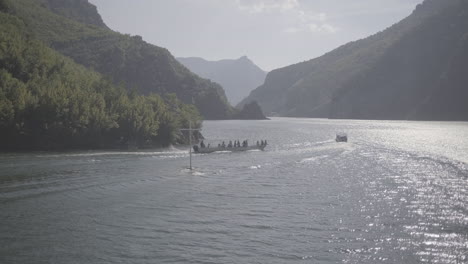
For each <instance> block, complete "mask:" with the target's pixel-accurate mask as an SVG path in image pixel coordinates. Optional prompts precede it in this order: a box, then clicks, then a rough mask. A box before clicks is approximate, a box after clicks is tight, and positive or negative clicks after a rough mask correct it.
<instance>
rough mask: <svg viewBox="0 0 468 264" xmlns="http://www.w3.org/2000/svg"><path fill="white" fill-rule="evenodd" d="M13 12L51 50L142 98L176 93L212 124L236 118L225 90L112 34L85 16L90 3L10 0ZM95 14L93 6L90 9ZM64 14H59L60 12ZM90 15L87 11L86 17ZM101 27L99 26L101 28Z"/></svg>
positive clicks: (163, 53)
mask: <svg viewBox="0 0 468 264" xmlns="http://www.w3.org/2000/svg"><path fill="white" fill-rule="evenodd" d="M7 2H8V3H9V4H10V5H11V6H12V8H13V10H14V13H15V14H16V15H17V16H18V17H20V18H22V19H23V20H24V21H25V23H26V24H27V25H28V26H29V27H31V28H32V29H33V31H34V32H35V34H36V36H37V37H38V38H39V39H40V40H42V41H44V42H45V43H47V44H48V45H49V46H50V47H51V48H53V49H55V50H57V51H58V52H60V53H62V54H63V55H65V56H67V57H70V58H72V59H73V60H74V61H75V62H77V63H79V64H82V65H84V66H86V67H88V68H91V69H94V70H96V71H98V72H99V73H101V74H104V75H105V76H108V77H109V78H111V79H112V81H113V82H114V83H116V84H119V83H123V84H125V85H126V86H127V87H130V88H132V89H135V90H136V91H138V92H139V93H141V94H150V93H157V94H167V93H175V94H176V95H177V96H178V98H179V99H181V100H182V101H183V102H185V103H193V104H195V105H196V107H197V108H198V109H199V111H200V113H201V114H202V115H203V116H204V117H205V118H207V119H225V118H228V117H229V116H230V115H232V111H233V109H232V107H231V106H230V105H229V103H228V102H227V99H226V96H225V94H224V91H223V89H222V88H221V86H219V85H218V84H215V83H213V82H211V81H209V80H205V79H202V78H200V77H198V76H197V75H195V74H193V73H191V72H190V71H189V70H188V69H187V68H185V67H184V66H183V65H181V64H180V63H179V62H177V60H176V59H175V58H174V57H173V56H172V55H171V54H170V52H169V51H168V50H166V49H164V48H160V47H157V46H154V45H151V44H148V43H146V42H145V41H143V40H142V38H141V37H139V36H134V37H131V36H129V35H122V34H120V33H116V32H113V31H111V30H109V29H107V28H106V27H104V26H102V25H100V26H99V25H95V24H94V23H90V21H91V22H92V21H94V20H92V19H91V20H89V19H88V18H87V17H84V18H83V17H82V16H81V15H77V14H81V13H83V11H82V10H83V5H89V3H88V2H87V1H85V0H80V1H71V0H70V1H59V0H14V1H13V0H7ZM92 9H94V7H93V6H89V8H88V9H86V10H88V11H89V10H92ZM57 10H59V11H57ZM85 14H86V12H85ZM98 24H99V23H98Z"/></svg>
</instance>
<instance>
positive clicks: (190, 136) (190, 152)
mask: <svg viewBox="0 0 468 264" xmlns="http://www.w3.org/2000/svg"><path fill="white" fill-rule="evenodd" d="M180 131H188V132H189V144H190V148H189V157H190V167H189V169H190V170H192V169H193V168H192V132H193V131H200V129H192V121H190V122H189V128H188V129H181V130H180Z"/></svg>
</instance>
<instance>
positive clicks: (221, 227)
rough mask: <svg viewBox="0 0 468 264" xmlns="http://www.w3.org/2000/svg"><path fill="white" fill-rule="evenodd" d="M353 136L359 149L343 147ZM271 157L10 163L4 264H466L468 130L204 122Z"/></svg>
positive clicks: (444, 125) (209, 133) (180, 154)
mask: <svg viewBox="0 0 468 264" xmlns="http://www.w3.org/2000/svg"><path fill="white" fill-rule="evenodd" d="M336 132H346V133H347V134H348V136H349V142H348V143H336V142H335V141H334V137H335V134H336ZM203 134H204V136H205V137H206V138H207V140H206V143H207V144H208V143H210V144H211V145H217V144H218V143H219V142H221V141H228V140H237V139H239V140H241V141H242V140H244V139H250V143H251V144H252V143H253V142H255V141H256V140H261V139H267V140H268V143H269V145H268V147H267V148H266V150H265V151H264V152H261V151H251V152H244V153H230V152H225V153H214V154H205V155H194V156H193V165H194V170H193V171H192V172H191V171H190V170H188V169H187V166H188V162H189V155H188V152H187V149H183V148H179V147H178V148H172V149H169V150H163V151H141V152H117V151H93V152H68V153H38V152H35V153H23V154H1V155H0V245H1V247H0V263H2V264H5V263H369V264H370V263H372V264H373V263H468V123H456V122H390V121H352V120H320V119H286V118H274V119H273V120H270V121H210V122H205V123H204V126H203Z"/></svg>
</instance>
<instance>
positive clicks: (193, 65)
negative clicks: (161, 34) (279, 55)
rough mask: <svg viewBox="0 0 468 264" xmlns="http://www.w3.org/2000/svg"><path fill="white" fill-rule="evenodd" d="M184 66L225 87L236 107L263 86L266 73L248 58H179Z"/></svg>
mask: <svg viewBox="0 0 468 264" xmlns="http://www.w3.org/2000/svg"><path fill="white" fill-rule="evenodd" d="M177 60H178V61H180V62H181V63H182V64H183V65H185V66H186V67H187V68H189V69H190V70H191V71H193V72H194V73H196V74H198V75H200V76H201V77H203V78H207V79H210V80H212V81H214V82H216V83H219V84H221V85H222V86H223V88H224V91H225V92H226V96H227V98H228V99H229V101H230V102H231V103H232V104H233V105H235V104H238V103H239V102H240V101H241V100H242V99H244V98H245V97H247V95H249V93H250V92H251V91H252V90H253V89H255V88H257V87H258V86H260V85H262V84H263V82H264V81H265V77H266V72H264V71H263V70H262V69H260V68H259V67H258V66H257V65H255V64H254V63H253V62H252V61H251V60H250V59H249V58H247V57H246V56H243V57H240V58H239V59H236V60H220V61H207V60H205V59H202V58H196V57H191V58H177Z"/></svg>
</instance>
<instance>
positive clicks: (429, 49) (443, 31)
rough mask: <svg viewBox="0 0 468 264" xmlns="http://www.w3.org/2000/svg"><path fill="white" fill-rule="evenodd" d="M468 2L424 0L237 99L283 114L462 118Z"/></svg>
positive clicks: (467, 107) (466, 111)
mask: <svg viewBox="0 0 468 264" xmlns="http://www.w3.org/2000/svg"><path fill="white" fill-rule="evenodd" d="M467 38H468V1H466V0H426V1H425V2H424V3H423V4H420V5H419V6H418V7H417V8H416V10H415V11H414V12H413V13H412V14H411V15H410V16H409V17H407V18H406V19H404V20H402V21H401V22H399V23H397V24H395V25H393V26H392V27H390V28H388V29H386V30H384V31H382V32H379V33H377V34H375V35H373V36H371V37H368V38H366V39H363V40H359V41H355V42H351V43H348V44H346V45H344V46H342V47H340V48H338V49H336V50H333V51H331V52H329V53H327V54H325V55H323V56H322V57H319V58H316V59H313V60H310V61H306V62H303V63H298V64H295V65H291V66H288V67H285V68H282V69H277V70H274V71H272V72H270V73H269V74H268V76H267V78H266V81H265V83H264V84H263V85H262V86H260V87H259V88H257V89H256V90H254V91H252V93H251V94H250V96H249V97H248V98H246V99H245V100H244V101H243V102H242V103H241V104H244V103H246V102H249V101H252V100H256V101H258V103H259V104H260V105H261V106H262V108H263V109H264V111H265V112H266V113H272V112H275V113H277V114H279V115H283V116H306V117H332V118H363V119H434V120H436V119H437V120H438V119H440V120H468V104H466V101H468V91H467V90H468V86H467V85H466V83H467V82H466V81H467V76H468V67H467V62H466V61H467V60H466V58H467V53H468V46H467V45H468V40H467Z"/></svg>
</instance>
